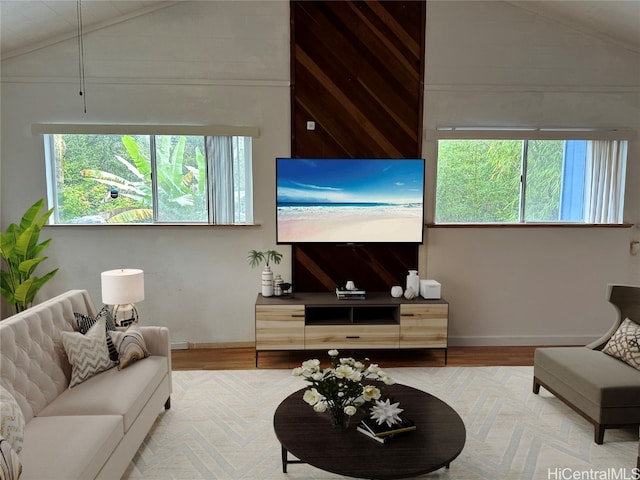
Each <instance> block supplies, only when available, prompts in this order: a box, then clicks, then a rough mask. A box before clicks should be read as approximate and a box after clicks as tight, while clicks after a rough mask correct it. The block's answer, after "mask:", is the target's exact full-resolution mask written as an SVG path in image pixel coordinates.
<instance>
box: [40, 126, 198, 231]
mask: <svg viewBox="0 0 640 480" xmlns="http://www.w3.org/2000/svg"><path fill="white" fill-rule="evenodd" d="M52 137H53V141H54V148H55V157H56V161H55V171H56V179H57V185H56V187H57V207H58V211H57V222H58V223H104V222H107V223H151V222H152V221H153V218H154V212H153V207H154V205H153V185H152V168H151V159H152V156H155V164H156V172H157V178H158V180H157V199H158V200H157V203H158V204H157V205H156V209H157V218H158V220H160V221H166V222H206V221H207V184H206V178H207V176H206V159H205V156H204V153H203V150H204V138H203V137H200V136H193V137H191V136H168V135H164V136H154V137H150V136H145V135H138V136H131V135H124V136H123V135H54V136H52ZM116 192H117V193H116Z"/></svg>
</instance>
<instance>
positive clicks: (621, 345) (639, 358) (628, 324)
mask: <svg viewBox="0 0 640 480" xmlns="http://www.w3.org/2000/svg"><path fill="white" fill-rule="evenodd" d="M602 351H603V352H604V353H606V354H607V355H611V356H612V357H615V358H617V359H619V360H622V361H623V362H624V363H626V364H628V365H631V366H632V367H633V368H636V369H638V370H640V325H638V324H637V323H635V322H632V321H631V320H629V319H628V318H626V319H625V320H624V321H623V322H622V323H621V324H620V326H619V327H618V329H617V330H616V332H615V333H614V334H613V335H612V336H611V338H610V339H609V341H608V342H607V344H606V345H605V346H604V347H603V349H602Z"/></svg>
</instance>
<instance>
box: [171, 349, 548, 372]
mask: <svg viewBox="0 0 640 480" xmlns="http://www.w3.org/2000/svg"><path fill="white" fill-rule="evenodd" d="M535 349H536V347H535V346H526V347H520V346H518V347H450V348H449V351H448V359H447V366H450V367H460V366H478V367H479V366H501V365H504V366H530V365H533V352H534V350H535ZM340 354H341V355H343V356H352V357H354V358H356V359H358V360H365V359H366V358H368V359H369V360H370V361H371V362H373V363H378V364H380V365H381V366H383V367H385V368H392V367H437V366H444V365H445V363H444V351H442V350H367V351H361V350H356V351H346V350H343V351H341V352H340ZM171 358H172V362H173V370H250V369H254V368H256V351H255V349H253V348H215V349H214V348H195V349H189V350H173V352H172V356H171ZM309 358H319V359H320V360H323V361H324V360H325V359H328V355H327V352H326V351H325V350H322V351H302V352H300V351H296V352H260V355H259V358H258V367H259V368H284V369H289V368H294V367H297V366H299V365H300V363H301V362H303V361H304V360H307V359H309Z"/></svg>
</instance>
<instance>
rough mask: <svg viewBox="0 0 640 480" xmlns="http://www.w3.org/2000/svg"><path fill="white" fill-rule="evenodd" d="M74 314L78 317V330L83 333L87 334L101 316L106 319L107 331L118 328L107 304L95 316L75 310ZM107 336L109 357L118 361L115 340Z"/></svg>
mask: <svg viewBox="0 0 640 480" xmlns="http://www.w3.org/2000/svg"><path fill="white" fill-rule="evenodd" d="M73 316H74V317H75V318H76V325H77V327H78V331H79V332H80V333H81V334H83V335H85V334H86V333H87V332H88V331H89V329H90V328H91V327H92V326H93V325H94V324H95V323H96V322H97V321H98V320H100V319H101V318H104V321H105V325H106V330H105V333H106V332H109V331H110V330H115V329H116V324H115V322H114V321H113V318H111V313H110V312H109V307H108V306H107V305H105V306H103V307H102V310H100V312H98V314H97V315H96V316H95V317H92V316H91V315H84V314H82V313H75V312H74V314H73ZM106 338H107V348H108V349H109V358H110V359H111V360H112V361H114V362H117V361H118V350H117V349H116V347H115V345H114V344H113V341H111V337H110V336H109V335H107V336H106Z"/></svg>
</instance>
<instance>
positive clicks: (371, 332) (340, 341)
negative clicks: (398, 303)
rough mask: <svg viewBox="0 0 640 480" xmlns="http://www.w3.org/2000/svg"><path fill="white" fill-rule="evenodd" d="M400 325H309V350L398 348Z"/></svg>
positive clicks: (306, 331) (306, 334)
mask: <svg viewBox="0 0 640 480" xmlns="http://www.w3.org/2000/svg"><path fill="white" fill-rule="evenodd" d="M398 330H399V328H398V325H397V324H396V325H312V326H311V325H307V328H306V330H305V340H304V345H305V348H306V349H307V350H320V349H325V348H338V349H348V348H398V333H399V331H398Z"/></svg>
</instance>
